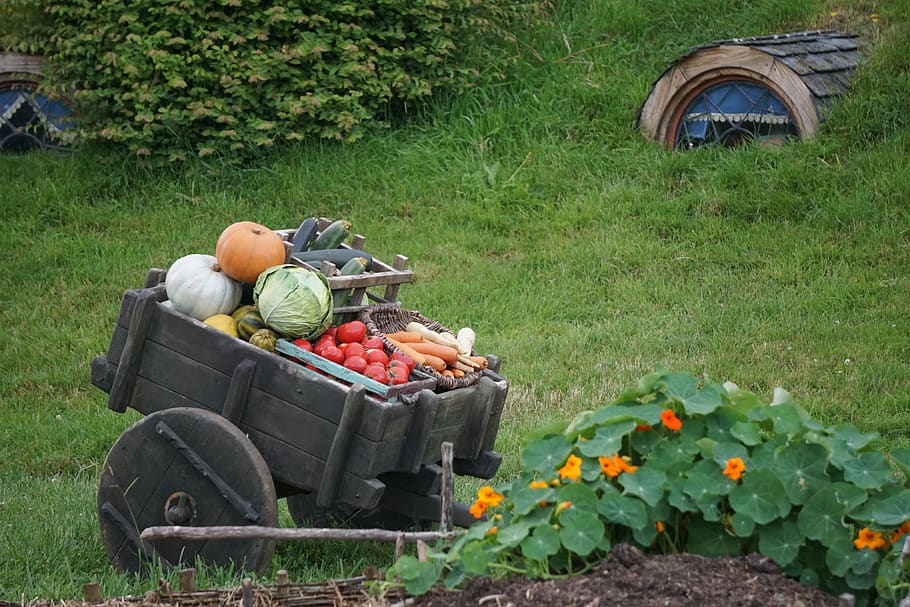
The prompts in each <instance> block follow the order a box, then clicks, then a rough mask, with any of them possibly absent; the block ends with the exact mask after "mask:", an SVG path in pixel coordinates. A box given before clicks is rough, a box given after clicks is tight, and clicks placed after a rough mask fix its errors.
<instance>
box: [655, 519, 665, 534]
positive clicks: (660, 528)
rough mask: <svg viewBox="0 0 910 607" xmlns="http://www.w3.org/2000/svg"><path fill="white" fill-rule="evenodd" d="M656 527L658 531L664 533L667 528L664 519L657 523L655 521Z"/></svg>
mask: <svg viewBox="0 0 910 607" xmlns="http://www.w3.org/2000/svg"><path fill="white" fill-rule="evenodd" d="M654 528H655V529H657V532H658V533H663V532H664V530H665V529H666V527H664V522H663V521H657V522H656V523H654Z"/></svg>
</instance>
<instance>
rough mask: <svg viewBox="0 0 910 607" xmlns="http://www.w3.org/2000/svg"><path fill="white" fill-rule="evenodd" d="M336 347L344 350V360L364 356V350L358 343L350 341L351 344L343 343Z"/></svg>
mask: <svg viewBox="0 0 910 607" xmlns="http://www.w3.org/2000/svg"><path fill="white" fill-rule="evenodd" d="M338 347H339V348H341V349H342V350H344V357H345V358H350V357H352V356H360V357H364V354H365V351H364V348H363V346H361V345H360V342H356V341H351V342H347V343H343V344H341V345H340V346H338Z"/></svg>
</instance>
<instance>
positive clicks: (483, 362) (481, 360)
mask: <svg viewBox="0 0 910 607" xmlns="http://www.w3.org/2000/svg"><path fill="white" fill-rule="evenodd" d="M464 358H466V359H468V361H470V362H467V361H464V360H463V361H462V362H464V363H466V364H472V363H473V365H472V366H476V367H477V368H479V369H486V368H487V357H486V356H465V357H464Z"/></svg>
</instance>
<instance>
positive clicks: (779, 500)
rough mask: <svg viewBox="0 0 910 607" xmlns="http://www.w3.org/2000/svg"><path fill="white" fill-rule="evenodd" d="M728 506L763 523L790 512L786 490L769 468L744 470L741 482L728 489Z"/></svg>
mask: <svg viewBox="0 0 910 607" xmlns="http://www.w3.org/2000/svg"><path fill="white" fill-rule="evenodd" d="M730 506H732V507H733V509H734V510H735V511H737V512H742V513H743V514H747V515H749V516H750V517H752V519H753V520H755V522H756V523H758V524H760V525H764V524H766V523H770V522H771V521H773V520H774V519H777V518H781V517H784V516H786V515H787V513H789V512H790V500H788V499H787V492H786V491H785V490H784V485H783V483H781V482H780V481H779V480H778V479H777V477H776V476H774V473H773V472H771V471H770V470H756V471H754V472H748V471H747V472H746V473H745V475H743V477H742V482H741V483H740V484H738V485H736V486H735V487H733V489H732V490H731V491H730Z"/></svg>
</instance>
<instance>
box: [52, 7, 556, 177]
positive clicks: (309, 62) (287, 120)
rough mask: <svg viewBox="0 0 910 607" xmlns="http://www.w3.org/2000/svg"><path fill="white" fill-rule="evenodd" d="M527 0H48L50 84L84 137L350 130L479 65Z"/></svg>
mask: <svg viewBox="0 0 910 607" xmlns="http://www.w3.org/2000/svg"><path fill="white" fill-rule="evenodd" d="M541 8H542V7H541V6H540V5H539V3H537V2H532V1H529V0H496V1H495V2H483V1H481V0H412V1H409V2H392V1H390V0H370V1H366V2H347V1H337V0H336V1H331V0H312V1H310V2H306V3H301V2H288V3H286V4H276V3H273V2H263V1H249V0H218V1H217V2H212V1H208V0H180V1H179V2H174V1H171V0H149V1H148V2H140V3H136V2H128V1H126V0H106V1H104V2H100V3H99V2H96V1H95V0H46V10H47V12H48V13H49V14H50V15H51V16H53V18H54V21H55V26H54V30H53V35H52V36H51V37H50V44H49V48H48V52H47V54H48V58H49V60H50V61H51V63H52V65H53V71H52V73H51V74H50V78H49V85H50V86H53V87H55V88H56V89H57V90H70V91H72V97H73V103H74V107H75V109H76V110H77V111H78V115H79V124H80V127H81V129H82V133H81V134H82V135H83V137H84V140H86V141H103V142H112V143H115V144H122V145H125V146H127V147H128V148H129V150H130V151H131V152H133V153H136V154H139V155H143V156H151V157H158V158H160V157H167V158H169V159H171V160H180V159H184V158H186V157H188V156H190V155H199V156H205V155H209V154H214V153H218V152H223V151H233V152H239V153H240V154H244V153H250V152H254V151H256V150H257V149H261V148H265V147H270V146H273V145H275V144H277V143H280V142H282V141H293V140H300V139H304V138H309V137H311V136H315V137H320V138H327V139H332V140H341V141H352V140H355V139H357V138H358V137H361V136H362V135H363V134H364V133H365V132H366V131H367V130H368V129H370V128H373V127H376V126H381V125H385V124H388V122H389V119H390V117H391V116H392V115H394V114H395V112H396V111H397V110H399V109H400V108H402V107H403V106H404V105H405V104H407V103H410V102H414V101H415V100H419V99H422V98H425V97H428V96H430V95H432V94H433V92H434V91H435V90H437V89H440V88H446V87H460V86H464V85H467V84H469V83H471V82H472V81H473V79H474V78H476V76H477V75H478V71H477V70H476V69H473V68H472V67H471V66H470V65H469V64H468V62H467V61H465V58H466V47H465V41H470V43H471V44H483V43H484V41H490V40H492V39H496V38H498V39H501V38H502V36H503V34H504V33H505V31H506V29H505V28H507V27H508V26H509V24H510V23H512V22H513V20H514V19H519V18H524V17H530V16H531V15H532V14H536V12H537V11H539V10H541Z"/></svg>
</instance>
